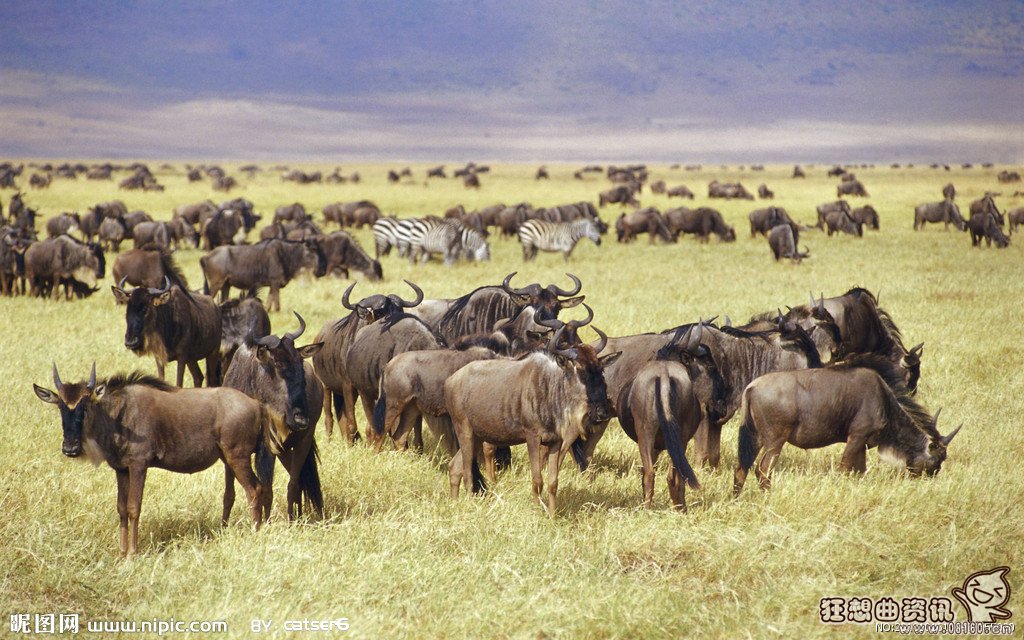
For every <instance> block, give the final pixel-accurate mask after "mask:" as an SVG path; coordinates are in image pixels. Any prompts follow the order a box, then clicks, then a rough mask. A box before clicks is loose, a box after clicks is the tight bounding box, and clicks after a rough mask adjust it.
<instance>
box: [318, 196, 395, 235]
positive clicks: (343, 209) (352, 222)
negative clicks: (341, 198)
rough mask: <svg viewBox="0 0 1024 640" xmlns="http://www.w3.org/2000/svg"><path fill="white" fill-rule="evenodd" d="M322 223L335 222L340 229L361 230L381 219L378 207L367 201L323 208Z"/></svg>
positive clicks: (339, 203)
mask: <svg viewBox="0 0 1024 640" xmlns="http://www.w3.org/2000/svg"><path fill="white" fill-rule="evenodd" d="M323 212H324V223H325V224H326V223H328V222H335V223H337V224H339V225H341V226H342V227H355V228H356V229H361V228H362V227H363V226H364V225H372V224H373V223H374V222H376V221H377V220H378V219H380V217H381V215H382V214H381V211H380V207H378V206H377V205H376V204H374V203H373V202H371V201H369V200H358V201H356V202H345V203H342V202H336V203H334V204H329V205H327V206H325V207H324V209H323Z"/></svg>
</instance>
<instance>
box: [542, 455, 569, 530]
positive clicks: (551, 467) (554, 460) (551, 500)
mask: <svg viewBox="0 0 1024 640" xmlns="http://www.w3.org/2000/svg"><path fill="white" fill-rule="evenodd" d="M570 446H571V443H570V444H566V445H564V446H562V442H560V441H559V442H556V443H555V444H551V445H548V455H547V459H548V516H550V517H552V518H554V517H555V498H556V497H557V496H558V472H559V471H561V469H562V459H563V458H565V454H566V453H567V452H568V451H569V447H570Z"/></svg>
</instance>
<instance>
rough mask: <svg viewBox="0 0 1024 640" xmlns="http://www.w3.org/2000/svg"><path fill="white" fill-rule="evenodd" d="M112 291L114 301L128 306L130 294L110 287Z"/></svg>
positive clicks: (118, 288)
mask: <svg viewBox="0 0 1024 640" xmlns="http://www.w3.org/2000/svg"><path fill="white" fill-rule="evenodd" d="M110 290H111V291H113V292H114V299H115V300H117V301H118V302H119V303H121V304H128V292H127V291H125V290H124V289H121V288H120V287H117V286H115V285H110Z"/></svg>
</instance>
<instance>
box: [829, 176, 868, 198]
mask: <svg viewBox="0 0 1024 640" xmlns="http://www.w3.org/2000/svg"><path fill="white" fill-rule="evenodd" d="M842 196H859V197H862V198H867V197H868V190H867V189H865V188H864V184H863V183H862V182H861V181H860V180H856V179H853V180H843V182H840V183H839V185H838V186H836V197H837V198H838V197H842Z"/></svg>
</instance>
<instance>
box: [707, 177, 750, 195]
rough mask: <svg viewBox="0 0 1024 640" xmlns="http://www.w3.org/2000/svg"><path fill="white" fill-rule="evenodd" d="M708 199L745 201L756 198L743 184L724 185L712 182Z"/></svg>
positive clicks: (716, 181)
mask: <svg viewBox="0 0 1024 640" xmlns="http://www.w3.org/2000/svg"><path fill="white" fill-rule="evenodd" d="M708 197H709V198H725V199H726V200H732V199H737V198H742V199H744V200H753V199H754V196H753V194H751V193H750V192H749V191H747V189H746V187H744V186H743V185H742V184H741V183H739V182H735V183H722V182H719V181H718V180H712V181H711V182H710V183H708Z"/></svg>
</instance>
